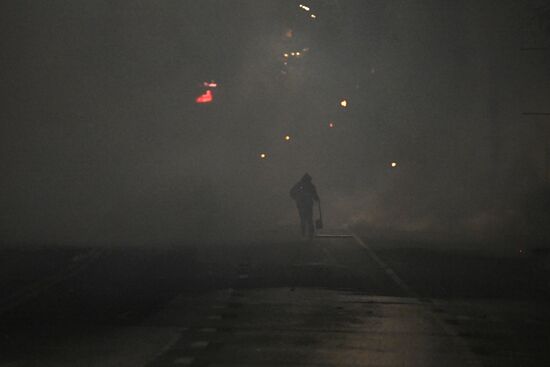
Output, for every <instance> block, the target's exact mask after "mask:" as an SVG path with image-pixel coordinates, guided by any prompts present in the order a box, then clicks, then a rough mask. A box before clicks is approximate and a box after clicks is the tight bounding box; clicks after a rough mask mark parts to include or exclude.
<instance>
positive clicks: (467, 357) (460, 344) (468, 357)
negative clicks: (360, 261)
mask: <svg viewBox="0 0 550 367" xmlns="http://www.w3.org/2000/svg"><path fill="white" fill-rule="evenodd" d="M352 237H353V238H354V239H355V241H356V242H357V243H358V244H359V245H360V246H361V247H363V248H364V249H365V250H367V253H368V254H369V256H370V257H371V259H373V260H374V262H376V263H377V264H378V266H380V267H381V268H382V269H383V270H384V272H385V273H386V274H387V275H388V276H389V277H390V278H391V279H392V280H393V281H394V282H395V284H397V285H398V286H399V287H400V288H401V289H402V290H403V291H404V292H405V293H406V294H407V295H408V296H409V297H411V298H415V299H416V300H418V302H420V303H421V304H423V305H425V306H427V307H429V309H430V310H431V309H432V308H433V305H434V302H433V301H432V300H431V299H429V298H422V297H420V296H419V295H418V294H417V293H416V292H415V291H414V290H413V289H412V288H411V287H409V286H408V285H407V283H405V282H404V281H403V280H402V279H401V278H400V277H399V276H398V275H397V274H396V273H395V271H393V269H392V268H391V267H390V266H389V265H388V264H386V263H385V262H384V261H383V260H382V259H380V258H379V257H378V255H376V253H375V252H374V250H373V249H372V248H371V247H370V246H368V245H367V244H366V243H365V242H364V241H363V240H362V239H361V238H360V237H359V236H357V235H356V234H355V233H352ZM430 315H431V316H432V318H433V320H434V321H435V322H436V323H437V325H438V326H439V327H440V328H441V329H442V330H443V331H444V332H445V333H446V334H447V335H449V336H451V337H452V338H453V340H454V343H455V346H456V347H457V349H459V350H460V351H461V352H463V359H464V362H466V364H467V365H468V366H471V367H482V364H481V362H479V360H478V359H477V358H476V357H475V356H474V354H473V353H472V351H471V350H470V347H469V346H468V344H467V343H466V342H465V341H464V340H463V339H462V338H461V337H460V336H459V334H458V332H457V331H456V330H455V329H454V328H453V327H452V326H450V325H448V324H447V323H446V322H445V321H444V320H443V319H442V318H441V317H440V316H438V315H437V314H436V313H434V312H430Z"/></svg>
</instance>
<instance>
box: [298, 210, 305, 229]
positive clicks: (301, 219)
mask: <svg viewBox="0 0 550 367" xmlns="http://www.w3.org/2000/svg"><path fill="white" fill-rule="evenodd" d="M298 213H299V214H300V228H301V230H302V236H305V235H306V217H305V213H304V211H303V210H301V209H300V208H299V209H298Z"/></svg>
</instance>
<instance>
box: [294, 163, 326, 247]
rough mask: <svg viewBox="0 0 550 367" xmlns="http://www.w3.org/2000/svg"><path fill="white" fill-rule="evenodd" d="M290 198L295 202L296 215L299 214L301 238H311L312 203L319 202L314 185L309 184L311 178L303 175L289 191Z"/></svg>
mask: <svg viewBox="0 0 550 367" xmlns="http://www.w3.org/2000/svg"><path fill="white" fill-rule="evenodd" d="M290 197H291V198H292V199H294V200H295V201H296V206H297V207H298V213H299V214H300V224H301V228H302V236H304V237H305V236H307V237H308V238H309V239H312V238H313V234H314V231H315V230H314V227H313V202H314V201H319V195H317V190H316V189H315V185H313V183H311V176H310V175H309V174H307V173H306V174H305V175H304V176H303V177H302V179H301V180H300V181H298V182H297V183H296V185H294V186H293V187H292V189H290Z"/></svg>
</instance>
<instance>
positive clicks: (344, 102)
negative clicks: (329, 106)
mask: <svg viewBox="0 0 550 367" xmlns="http://www.w3.org/2000/svg"><path fill="white" fill-rule="evenodd" d="M340 106H342V107H344V108H345V107H347V106H348V101H347V100H345V99H343V100H341V101H340Z"/></svg>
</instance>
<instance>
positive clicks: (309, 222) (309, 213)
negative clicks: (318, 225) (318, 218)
mask: <svg viewBox="0 0 550 367" xmlns="http://www.w3.org/2000/svg"><path fill="white" fill-rule="evenodd" d="M304 217H305V218H304V219H305V227H306V229H307V230H306V232H307V237H308V238H309V239H312V238H313V235H314V234H315V228H314V227H313V207H309V208H307V209H306V210H305V211H304Z"/></svg>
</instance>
